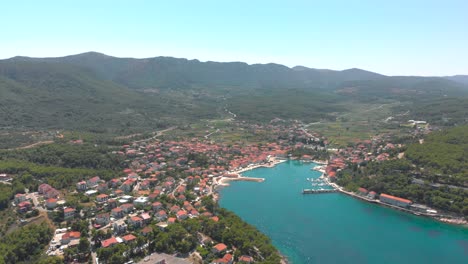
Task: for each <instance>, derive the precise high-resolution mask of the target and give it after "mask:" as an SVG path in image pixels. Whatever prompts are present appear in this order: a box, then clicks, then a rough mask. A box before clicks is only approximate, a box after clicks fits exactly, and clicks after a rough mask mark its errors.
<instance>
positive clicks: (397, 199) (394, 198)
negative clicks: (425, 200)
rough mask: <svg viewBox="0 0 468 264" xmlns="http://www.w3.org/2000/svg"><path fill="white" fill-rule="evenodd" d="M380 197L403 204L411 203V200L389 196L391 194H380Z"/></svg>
mask: <svg viewBox="0 0 468 264" xmlns="http://www.w3.org/2000/svg"><path fill="white" fill-rule="evenodd" d="M380 196H381V197H385V198H388V199H392V200H395V201H399V202H403V203H411V200H407V199H403V198H400V197H396V196H393V195H389V194H385V193H382V194H380Z"/></svg>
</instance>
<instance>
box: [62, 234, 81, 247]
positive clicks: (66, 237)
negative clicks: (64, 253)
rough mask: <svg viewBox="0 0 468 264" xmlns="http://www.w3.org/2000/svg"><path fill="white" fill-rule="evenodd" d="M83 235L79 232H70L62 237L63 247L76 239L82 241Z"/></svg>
mask: <svg viewBox="0 0 468 264" xmlns="http://www.w3.org/2000/svg"><path fill="white" fill-rule="evenodd" d="M80 237H81V233H80V232H77V231H68V232H66V233H65V234H63V235H62V238H61V239H60V243H61V244H62V245H66V244H68V243H70V241H71V240H74V239H80Z"/></svg>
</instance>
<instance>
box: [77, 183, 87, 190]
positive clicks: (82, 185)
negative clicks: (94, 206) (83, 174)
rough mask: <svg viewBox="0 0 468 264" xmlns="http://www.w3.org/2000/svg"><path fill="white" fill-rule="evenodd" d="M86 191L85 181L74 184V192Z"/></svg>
mask: <svg viewBox="0 0 468 264" xmlns="http://www.w3.org/2000/svg"><path fill="white" fill-rule="evenodd" d="M86 189H88V185H87V184H86V182H85V181H80V182H77V183H76V190H77V191H86Z"/></svg>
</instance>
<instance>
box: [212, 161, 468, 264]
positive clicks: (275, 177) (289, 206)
mask: <svg viewBox="0 0 468 264" xmlns="http://www.w3.org/2000/svg"><path fill="white" fill-rule="evenodd" d="M313 166H315V164H313V163H312V164H311V163H301V162H299V161H288V162H285V163H281V164H279V165H277V166H276V167H274V168H259V169H255V170H252V171H248V172H245V173H243V175H244V176H250V177H261V178H265V179H266V180H265V181H264V182H262V183H257V182H231V183H230V184H231V186H229V187H226V188H224V189H223V190H222V191H221V199H220V204H221V206H222V207H224V208H227V209H229V210H231V211H233V212H235V213H236V214H237V215H239V216H240V217H241V218H242V219H244V220H245V221H247V222H248V223H250V224H252V225H254V226H256V227H257V228H258V229H259V230H260V231H262V232H263V233H264V234H266V235H268V236H269V237H270V238H271V239H272V241H273V244H274V245H275V246H276V247H277V248H278V249H279V250H280V251H281V253H282V254H284V255H286V256H287V257H288V259H289V261H290V262H292V263H294V264H299V263H413V264H414V263H448V264H452V263H453V264H456V263H468V229H467V228H463V227H458V226H451V225H447V224H443V223H439V222H436V221H433V220H431V219H427V218H422V217H417V216H414V215H410V214H406V213H402V212H399V211H396V210H393V209H389V208H385V207H381V206H378V205H374V204H370V203H366V202H362V201H360V200H356V199H354V198H352V197H349V196H346V195H344V194H340V193H331V194H308V195H303V194H301V190H302V189H303V188H312V186H311V183H310V182H308V181H307V180H306V178H318V177H319V176H320V173H319V172H316V171H312V170H310V169H311V168H312V167H313Z"/></svg>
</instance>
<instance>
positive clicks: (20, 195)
mask: <svg viewBox="0 0 468 264" xmlns="http://www.w3.org/2000/svg"><path fill="white" fill-rule="evenodd" d="M24 201H26V194H24V193H17V194H15V203H16V204H19V203H21V202H24Z"/></svg>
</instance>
